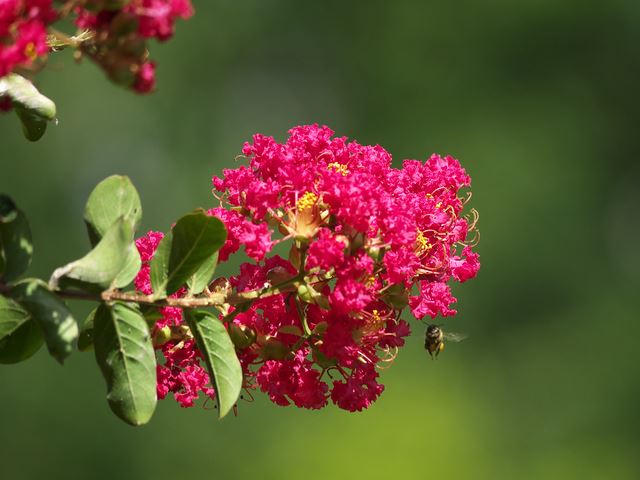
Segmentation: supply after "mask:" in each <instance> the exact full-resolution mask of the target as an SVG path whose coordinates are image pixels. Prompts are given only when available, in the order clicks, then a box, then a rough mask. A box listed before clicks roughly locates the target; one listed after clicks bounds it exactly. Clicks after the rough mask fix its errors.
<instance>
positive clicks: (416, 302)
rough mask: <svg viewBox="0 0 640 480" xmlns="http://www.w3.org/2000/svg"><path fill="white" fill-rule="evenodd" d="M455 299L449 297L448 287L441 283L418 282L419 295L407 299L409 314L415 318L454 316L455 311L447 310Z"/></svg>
mask: <svg viewBox="0 0 640 480" xmlns="http://www.w3.org/2000/svg"><path fill="white" fill-rule="evenodd" d="M455 301H456V299H455V298H454V297H453V295H451V289H450V288H449V285H447V284H446V283H442V282H428V281H424V280H423V281H421V282H420V295H418V296H415V297H410V298H409V305H410V306H411V312H412V313H413V315H414V316H415V317H416V318H422V317H424V316H426V315H429V316H430V317H431V318H436V317H437V316H438V314H441V315H442V316H443V317H449V316H451V315H455V314H456V311H455V310H452V309H451V308H449V307H450V306H451V304H453V303H455Z"/></svg>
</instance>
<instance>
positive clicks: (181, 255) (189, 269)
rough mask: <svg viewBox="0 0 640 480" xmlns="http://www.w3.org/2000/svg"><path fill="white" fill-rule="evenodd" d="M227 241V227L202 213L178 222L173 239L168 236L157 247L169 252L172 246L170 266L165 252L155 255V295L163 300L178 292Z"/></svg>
mask: <svg viewBox="0 0 640 480" xmlns="http://www.w3.org/2000/svg"><path fill="white" fill-rule="evenodd" d="M226 238H227V232H226V230H225V228H224V224H223V223H222V222H221V221H220V220H219V219H217V218H216V217H212V216H209V215H207V214H206V213H205V212H204V211H203V210H197V211H195V212H193V213H190V214H187V215H185V216H184V217H182V218H181V219H180V220H178V222H177V223H176V224H175V226H174V227H173V230H172V232H171V237H169V235H167V236H166V237H165V238H163V239H162V242H160V245H159V246H158V250H160V247H163V248H169V245H168V244H169V243H171V246H170V250H171V251H170V254H169V261H168V264H167V259H166V251H165V250H163V251H161V252H156V254H155V255H154V257H153V260H152V261H151V281H152V287H153V289H154V295H155V296H156V297H157V298H163V297H164V296H166V295H167V294H169V295H170V294H172V293H173V292H175V291H176V290H178V289H179V288H180V287H181V286H182V285H184V284H185V283H186V282H187V281H188V280H189V278H190V277H191V276H192V275H194V274H195V273H196V272H197V271H198V270H199V269H200V268H201V267H202V266H203V264H205V263H206V262H207V261H210V260H211V257H212V256H213V254H214V253H216V252H217V251H218V250H219V249H220V247H222V245H224V242H225V240H226ZM163 242H164V243H165V245H164V246H163V245H162V243H163ZM158 253H161V255H158Z"/></svg>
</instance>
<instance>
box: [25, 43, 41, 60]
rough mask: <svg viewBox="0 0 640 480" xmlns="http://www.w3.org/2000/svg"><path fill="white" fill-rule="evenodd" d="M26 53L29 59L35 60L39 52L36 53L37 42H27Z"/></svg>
mask: <svg viewBox="0 0 640 480" xmlns="http://www.w3.org/2000/svg"><path fill="white" fill-rule="evenodd" d="M24 54H25V56H26V57H27V58H28V59H29V60H31V61H33V60H35V59H36V57H37V56H38V54H37V53H36V44H35V43H33V42H29V43H27V46H26V47H24Z"/></svg>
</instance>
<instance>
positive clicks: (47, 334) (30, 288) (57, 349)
mask: <svg viewBox="0 0 640 480" xmlns="http://www.w3.org/2000/svg"><path fill="white" fill-rule="evenodd" d="M10 295H11V297H12V298H13V299H14V300H16V301H17V302H18V303H20V305H22V307H23V308H24V309H25V310H26V311H27V312H29V315H31V317H32V318H33V319H34V320H35V322H36V323H37V324H38V326H39V327H40V329H41V330H42V333H43V334H44V339H45V342H46V343H47V348H48V349H49V353H50V354H51V356H52V357H53V358H55V359H56V360H57V361H58V362H60V363H63V362H64V359H65V358H67V357H68V356H69V355H70V354H71V352H72V351H73V345H74V343H75V341H76V340H77V338H78V325H77V324H76V321H75V320H74V319H73V316H72V315H71V312H70V311H69V309H68V308H67V306H66V305H65V304H64V302H63V301H62V300H60V299H59V298H58V297H57V296H56V295H55V294H54V293H52V292H50V291H49V289H48V288H47V285H46V284H45V283H44V282H43V281H41V280H35V279H27V280H23V281H21V282H20V283H18V284H16V285H15V286H14V287H13V288H12V289H11V292H10Z"/></svg>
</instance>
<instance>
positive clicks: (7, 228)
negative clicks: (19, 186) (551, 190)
mask: <svg viewBox="0 0 640 480" xmlns="http://www.w3.org/2000/svg"><path fill="white" fill-rule="evenodd" d="M32 253H33V243H32V241H31V229H30V228H29V222H28V221H27V218H26V217H25V215H24V214H23V213H22V212H21V211H20V210H19V209H18V207H16V205H15V203H13V200H11V198H10V197H8V196H6V195H2V194H0V257H2V261H1V262H0V278H2V279H3V280H5V281H7V282H11V281H14V280H17V279H18V278H19V277H20V275H22V274H23V273H24V272H25V271H26V270H27V268H28V267H29V264H30V263H31V255H32Z"/></svg>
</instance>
